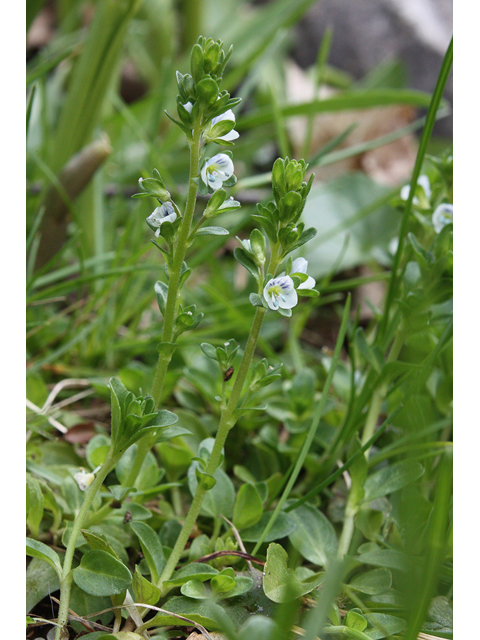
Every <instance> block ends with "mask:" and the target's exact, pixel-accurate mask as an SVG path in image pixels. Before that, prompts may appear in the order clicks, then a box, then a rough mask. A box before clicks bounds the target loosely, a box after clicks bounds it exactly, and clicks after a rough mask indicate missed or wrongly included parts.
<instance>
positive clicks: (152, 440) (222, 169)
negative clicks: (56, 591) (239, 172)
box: [28, 37, 318, 640]
mask: <svg viewBox="0 0 480 640" xmlns="http://www.w3.org/2000/svg"><path fill="white" fill-rule="evenodd" d="M230 54H231V48H230V49H229V50H228V51H227V52H225V51H224V49H223V44H222V42H220V41H217V42H214V41H213V40H212V39H206V38H203V37H200V38H199V39H198V42H197V43H196V44H195V45H194V46H193V49H192V52H191V57H190V66H191V73H187V74H185V75H183V74H181V73H179V72H177V85H178V95H177V114H176V117H174V116H172V115H170V114H167V115H168V117H169V118H170V119H171V120H173V122H175V124H176V125H177V126H178V127H180V129H181V130H182V131H183V132H184V134H185V136H186V140H187V144H188V146H189V149H190V168H189V181H188V193H187V196H186V201H185V205H184V207H183V208H182V207H180V205H179V204H177V203H176V202H175V201H174V199H173V198H172V196H171V193H170V191H169V190H168V186H167V184H166V183H165V182H164V180H163V179H162V176H161V175H160V173H159V172H158V171H156V170H154V171H153V175H152V176H151V177H145V178H140V179H139V185H140V190H141V192H140V193H138V194H135V196H134V197H137V198H152V199H153V200H156V202H155V204H154V206H153V207H152V213H151V214H150V215H149V216H148V217H147V219H146V223H147V225H148V226H149V227H150V229H151V230H152V234H153V237H152V242H153V244H154V245H155V246H156V247H157V249H158V250H159V251H160V253H161V254H162V259H163V261H164V265H165V279H162V280H159V281H158V282H156V284H155V294H156V298H157V301H158V306H159V310H160V313H161V315H162V318H163V324H162V333H161V341H160V343H159V345H158V362H157V366H156V370H155V375H154V379H153V385H152V389H151V393H150V395H147V396H145V397H135V396H134V394H132V393H131V392H129V391H128V390H127V389H126V388H125V387H124V386H123V384H122V383H121V382H120V381H119V380H118V379H116V378H112V379H111V380H110V383H109V386H110V392H111V414H112V423H111V436H110V438H106V440H105V442H104V443H103V450H102V451H103V453H102V455H103V460H101V464H99V465H98V466H97V467H96V468H95V469H94V470H93V471H91V472H86V471H85V470H84V469H80V470H78V469H77V470H76V473H74V474H73V473H72V475H73V478H74V481H75V482H76V484H77V485H78V489H79V490H80V491H81V492H82V495H83V496H84V498H83V502H82V504H81V506H80V508H79V510H78V512H77V513H76V514H75V518H74V520H73V523H72V526H71V527H70V528H69V530H68V536H67V538H68V539H65V540H64V542H65V544H66V552H65V556H64V558H63V561H61V560H60V557H59V556H58V555H57V553H56V552H55V551H53V550H52V549H51V548H50V547H47V546H46V545H44V544H43V543H41V542H39V541H35V540H30V541H29V543H28V545H29V554H30V555H32V556H36V557H40V558H41V559H42V560H45V561H47V562H49V564H50V565H51V566H52V567H54V569H55V571H56V572H57V574H58V577H59V582H60V590H61V599H60V608H59V614H58V625H57V627H56V635H55V640H62V639H64V638H67V637H68V631H67V622H68V618H69V604H70V594H71V589H72V585H73V583H75V584H76V585H78V586H79V587H80V588H81V589H83V590H84V591H85V592H86V593H88V594H91V595H97V596H98V595H103V596H110V597H111V599H112V604H113V605H114V606H117V607H121V606H123V607H124V608H126V610H127V611H128V614H129V616H130V618H131V620H130V623H129V624H130V626H129V627H127V628H128V629H132V628H133V629H134V630H135V631H136V633H137V634H145V633H146V629H147V628H148V626H152V624H150V625H149V624H148V623H144V622H143V618H144V616H145V613H146V612H147V611H148V607H150V608H155V607H154V605H156V604H157V603H158V601H159V600H160V599H161V598H162V597H163V596H165V595H166V594H167V593H168V591H169V590H170V589H172V588H173V587H174V586H179V585H182V584H184V583H187V584H190V583H188V581H187V580H182V578H181V576H180V578H178V575H180V573H181V571H182V570H181V569H180V571H179V572H178V571H177V573H176V574H175V569H176V567H177V565H178V564H179V562H180V561H181V559H182V558H183V555H184V551H185V549H186V546H187V543H188V541H189V538H190V536H191V534H192V531H193V529H194V527H195V524H196V521H197V518H198V516H199V514H200V512H201V509H202V505H203V504H204V501H205V499H206V496H207V494H208V492H209V491H211V490H212V489H213V488H214V486H215V485H216V483H217V481H218V480H219V478H220V477H221V476H219V473H220V468H219V467H220V465H221V462H222V459H223V448H224V444H225V441H226V439H227V436H228V434H229V432H230V431H231V430H232V429H233V428H234V427H235V424H236V423H237V421H238V419H239V417H240V416H241V415H242V414H243V413H245V412H247V411H250V410H251V409H252V408H255V406H254V404H252V396H254V395H255V394H256V393H257V392H258V391H259V390H260V389H261V388H262V387H265V386H266V385H268V384H270V383H271V382H273V381H274V380H276V379H278V378H279V377H280V373H279V367H275V368H273V367H269V366H268V363H267V361H266V360H261V361H260V362H258V363H257V364H256V365H255V366H254V367H252V362H253V358H254V354H255V349H256V345H257V341H258V338H259V335H260V330H261V327H262V322H263V320H264V318H265V315H266V314H267V313H279V314H281V315H283V316H291V315H292V309H293V308H294V307H295V306H296V305H297V304H298V301H299V296H316V295H318V292H317V291H316V290H315V289H314V286H315V280H314V279H313V278H312V277H310V276H309V275H308V273H307V270H308V264H307V261H306V260H305V259H304V258H302V257H296V258H293V257H292V256H291V254H292V253H293V252H295V251H296V250H297V249H299V248H300V247H302V246H303V245H304V244H305V243H306V242H308V241H309V240H311V239H312V238H313V237H314V236H315V233H316V230H315V229H313V228H308V229H305V225H304V223H303V222H301V215H302V211H303V209H304V207H305V202H306V198H307V196H308V193H309V191H310V188H311V185H312V180H313V176H310V179H308V180H307V179H306V170H307V165H306V163H305V162H304V161H303V160H300V161H296V160H291V159H289V158H284V159H282V158H278V159H277V160H276V161H275V163H274V165H273V169H272V190H273V198H272V200H271V201H270V202H268V204H258V205H257V211H256V213H255V214H253V215H252V218H253V220H254V221H255V223H256V225H257V226H256V228H254V229H253V231H252V232H251V233H250V237H249V238H245V239H242V240H240V239H239V246H237V247H236V248H235V250H234V255H235V258H236V260H237V261H238V262H239V263H240V264H241V265H242V266H243V267H244V268H245V269H247V271H248V272H249V273H250V274H252V276H253V278H254V281H255V283H256V289H255V290H254V291H252V292H251V293H250V302H251V304H252V305H253V306H254V307H255V316H254V319H253V323H252V326H251V330H250V334H249V336H248V339H247V342H246V345H245V347H244V349H243V357H242V359H241V362H240V364H239V366H238V369H237V370H236V371H235V370H234V366H233V364H234V359H235V356H236V354H237V351H238V349H239V345H238V344H237V343H236V342H235V340H233V339H232V340H228V341H226V342H225V343H224V345H223V347H214V346H213V345H211V344H208V343H203V344H201V349H202V350H203V352H204V354H205V355H206V356H207V357H208V358H211V359H213V360H215V361H216V362H217V363H218V365H219V375H220V376H221V380H222V395H221V397H220V398H219V400H220V418H219V423H218V428H217V430H216V435H215V438H214V439H209V440H207V441H204V443H202V445H201V447H200V451H199V455H198V457H197V458H195V459H194V463H193V465H192V473H191V474H190V473H189V484H190V488H191V490H192V493H193V499H192V502H191V505H190V508H189V510H188V513H187V515H186V517H185V519H184V521H183V525H182V526H181V527H179V529H178V531H176V532H175V536H176V539H175V542H174V544H173V545H172V550H171V553H170V555H169V557H168V558H164V556H163V552H162V550H161V548H159V542H158V537H157V534H156V533H155V531H154V530H153V529H152V528H151V527H149V525H147V524H146V523H145V522H143V521H139V522H136V523H135V527H133V526H132V528H134V531H135V534H136V535H137V537H138V539H139V541H140V545H141V548H142V552H143V556H144V559H145V562H146V563H147V565H148V570H149V573H150V578H151V580H147V579H146V578H145V577H144V576H143V575H142V572H141V571H140V570H139V569H138V567H136V570H135V575H134V576H133V577H132V575H131V573H130V571H129V569H128V568H127V567H126V565H125V563H124V562H123V561H122V558H121V553H120V552H119V551H118V550H115V549H114V547H113V546H112V545H111V544H109V542H108V541H107V540H106V539H105V538H104V537H103V536H100V535H98V534H95V533H94V532H92V531H91V530H90V531H89V526H90V525H91V524H93V523H96V522H99V521H101V519H102V517H104V516H106V515H107V514H109V513H112V510H113V509H114V508H118V507H119V505H121V504H122V503H124V502H125V500H126V499H127V498H128V497H129V496H130V499H132V495H133V496H134V495H135V483H136V480H137V477H138V475H139V473H140V471H141V469H142V466H143V465H144V462H145V461H146V459H147V458H148V456H149V455H151V454H150V451H151V449H152V448H153V447H154V446H156V445H158V444H159V443H161V442H163V441H166V440H169V439H171V438H174V437H177V436H179V435H183V434H185V433H188V431H187V430H186V429H184V428H182V427H179V426H174V425H175V423H176V421H177V417H176V416H175V415H174V414H173V413H171V412H170V411H166V410H165V409H162V408H161V407H160V400H161V398H162V392H163V389H164V384H165V378H166V374H167V370H168V367H169V364H170V362H171V359H172V356H173V354H174V352H175V349H176V347H177V341H178V338H179V336H180V335H181V334H182V333H184V332H186V331H192V330H193V329H195V328H196V327H197V326H198V325H199V323H200V322H201V321H202V318H203V313H202V312H201V311H200V310H197V308H196V306H195V305H187V306H185V305H184V304H183V302H182V288H183V286H184V285H185V283H186V282H187V281H188V278H189V276H190V273H191V270H190V269H189V267H188V265H187V264H186V262H185V258H186V255H187V252H188V249H189V247H190V246H191V245H192V244H193V243H194V242H195V240H196V238H197V237H198V236H202V235H224V236H227V235H228V231H227V230H226V229H224V228H223V227H221V226H212V225H211V223H210V221H211V219H212V218H214V217H217V216H220V215H221V214H223V213H226V212H231V211H234V210H236V209H238V208H239V207H240V203H239V202H237V201H236V200H234V199H233V198H232V197H231V196H229V195H228V188H229V187H232V186H233V185H235V183H236V177H235V173H234V161H233V155H232V153H231V152H230V151H229V150H223V151H218V152H217V153H213V154H211V153H208V154H207V148H208V149H211V148H212V145H211V143H214V144H216V145H221V146H222V147H230V146H233V145H234V140H236V139H237V138H238V133H237V132H236V131H235V115H234V112H233V108H234V107H235V106H236V105H237V104H238V103H239V102H240V99H238V98H231V97H230V95H229V93H228V91H226V90H224V89H222V88H221V81H222V75H223V73H224V69H225V65H226V64H227V61H228V59H229V57H230ZM207 144H208V145H209V146H208V147H207ZM198 195H201V196H207V195H209V196H210V197H209V199H208V201H207V204H206V206H205V208H204V210H203V213H201V214H197V213H196V209H197V206H196V205H197V198H198ZM247 383H248V384H247ZM125 460H127V463H125ZM92 468H93V467H92ZM114 470H115V471H116V476H117V478H118V479H119V484H116V485H109V487H108V492H106V491H105V489H103V491H102V487H103V483H104V481H105V479H106V477H107V475H108V474H109V473H110V472H112V471H114ZM132 525H133V523H132ZM81 536H83V539H84V540H85V541H86V543H87V544H88V545H89V547H90V550H89V551H86V552H85V553H84V554H83V556H82V558H81V561H80V564H79V565H78V566H75V567H74V552H75V549H76V547H77V546H78V544H80V540H81ZM198 566H199V569H200V565H198ZM201 566H202V567H203V568H205V567H207V569H209V570H211V573H212V575H211V576H210V575H208V577H209V578H211V588H212V590H213V591H214V592H215V591H216V593H217V596H218V597H220V595H221V594H222V593H223V594H226V592H230V594H235V595H238V594H240V593H244V592H245V591H248V589H250V588H251V586H252V581H251V579H250V578H244V579H242V578H238V579H237V580H235V577H234V573H233V570H231V569H225V570H224V572H226V573H225V575H223V573H224V572H222V574H219V572H218V571H216V570H214V569H213V568H212V567H210V566H208V565H201ZM174 574H175V575H177V574H178V575H177V578H178V579H175V575H174ZM213 574H215V575H213ZM217 574H218V576H221V578H220V577H217ZM227 574H228V575H227ZM172 577H173V579H172ZM242 580H243V582H242ZM217 583H218V584H217ZM227 583H228V588H227V586H225V585H226V584H227ZM243 583H245V584H243ZM246 583H248V584H246ZM198 585H200V586H202V587H203V583H202V582H201V581H197V582H196V583H195V586H196V588H200V587H199V586H198ZM232 585H233V586H232ZM242 585H243V586H242ZM312 585H313V583H312ZM313 586H315V585H313ZM313 586H312V588H313ZM189 588H190V587H189ZM232 589H233V590H232ZM187 591H188V588H187ZM182 593H184V591H182ZM132 594H133V595H134V596H135V600H136V602H137V605H135V606H133V603H134V599H133V595H132ZM189 595H191V594H189ZM193 597H200V596H199V595H198V594H197V596H193ZM225 597H226V596H225ZM138 603H141V604H138ZM157 610H158V611H160V610H159V609H157ZM183 619H184V620H185V619H186V618H185V617H184V618H183ZM132 620H133V625H132ZM121 621H122V619H121V616H120V614H119V613H118V610H117V613H116V615H115V624H114V629H113V631H114V633H117V632H119V630H120V627H121ZM150 622H151V621H150ZM197 622H198V621H197ZM200 628H201V626H200ZM105 637H109V638H111V637H114V636H110V635H108V636H105Z"/></svg>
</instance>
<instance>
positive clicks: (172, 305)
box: [152, 118, 202, 408]
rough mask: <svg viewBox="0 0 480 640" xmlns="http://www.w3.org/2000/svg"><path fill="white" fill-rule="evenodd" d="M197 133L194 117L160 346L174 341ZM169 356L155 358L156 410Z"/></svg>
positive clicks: (191, 208) (192, 199) (168, 353)
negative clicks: (183, 209) (156, 360)
mask: <svg viewBox="0 0 480 640" xmlns="http://www.w3.org/2000/svg"><path fill="white" fill-rule="evenodd" d="M201 134H202V128H201V125H200V118H198V119H197V122H196V123H195V127H194V129H193V136H192V142H191V144H190V174H189V186H188V196H187V202H186V204H185V213H184V215H183V220H182V224H181V226H180V232H179V234H178V238H177V243H176V246H175V251H174V255H173V260H172V263H171V269H169V273H168V294H167V301H166V304H165V315H164V319H163V332H162V343H167V344H171V343H172V342H173V340H174V325H175V316H176V312H177V302H178V295H179V288H180V276H181V269H182V264H183V261H184V259H185V254H186V252H187V249H188V244H189V243H188V238H189V235H190V228H191V226H192V220H193V214H194V212H195V203H196V201H197V185H196V183H195V182H194V180H193V178H195V177H196V176H197V175H198V165H199V160H200V137H201ZM172 353H173V351H172V350H171V349H167V350H165V351H161V352H160V355H159V357H158V362H157V368H156V371H155V377H154V379H153V388H152V396H153V398H154V400H155V404H156V406H157V408H158V405H159V403H160V397H161V395H162V390H163V384H164V382H165V375H166V373H167V369H168V365H169V364H170V360H171V358H172Z"/></svg>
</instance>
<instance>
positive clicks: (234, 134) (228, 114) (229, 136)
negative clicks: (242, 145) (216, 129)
mask: <svg viewBox="0 0 480 640" xmlns="http://www.w3.org/2000/svg"><path fill="white" fill-rule="evenodd" d="M222 120H231V121H232V122H235V114H234V113H233V111H232V110H231V109H229V110H228V111H225V113H222V114H221V115H219V116H216V117H215V118H212V124H211V126H212V127H213V126H214V125H215V124H217V122H221V121H222ZM238 137H239V133H238V131H235V130H234V129H232V130H231V131H229V132H228V133H226V134H225V135H224V136H219V137H218V140H226V141H227V142H231V141H232V140H236V139H237V138H238Z"/></svg>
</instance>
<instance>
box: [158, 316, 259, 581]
mask: <svg viewBox="0 0 480 640" xmlns="http://www.w3.org/2000/svg"><path fill="white" fill-rule="evenodd" d="M266 311H267V310H266V309H265V308H264V307H257V308H256V312H255V317H254V320H253V323H252V328H251V330H250V335H249V336H248V340H247V344H246V346H245V351H244V354H243V358H242V361H241V363H240V366H239V369H238V373H237V376H236V378H235V382H234V385H233V388H232V392H231V394H230V397H229V399H228V402H227V404H226V407H225V408H224V410H223V411H222V413H221V416H220V423H219V425H218V431H217V435H216V437H215V442H214V445H213V448H212V451H211V453H210V457H209V459H208V462H207V466H206V468H205V472H206V473H208V474H210V475H213V474H214V473H215V471H216V470H217V468H218V466H219V464H220V458H221V455H222V449H223V446H224V444H225V441H226V439H227V436H228V433H229V431H230V429H231V428H232V427H233V426H234V425H235V423H236V421H237V419H236V417H235V415H234V413H235V409H236V408H237V405H238V401H239V400H240V395H241V393H242V389H243V386H244V384H245V380H246V378H247V374H248V370H249V368H250V365H251V362H252V359H253V355H254V353H255V347H256V345H257V341H258V336H259V334H260V329H261V326H262V322H263V318H264V317H265V313H266ZM206 493H207V490H206V489H205V488H204V487H203V486H202V484H201V483H198V485H197V490H196V491H195V495H194V497H193V501H192V504H191V505H190V509H189V511H188V513H187V517H186V518H185V522H184V524H183V527H182V529H181V531H180V534H179V536H178V538H177V541H176V543H175V546H174V548H173V550H172V553H171V554H170V557H169V559H168V561H167V564H166V565H165V568H164V570H163V573H162V575H161V576H160V580H159V582H158V585H157V586H158V587H159V588H161V586H162V584H163V583H164V582H166V581H167V580H169V579H170V578H171V576H172V574H173V572H174V571H175V567H176V565H177V563H178V561H179V559H180V557H181V555H182V552H183V550H184V548H185V545H186V544H187V541H188V538H189V536H190V534H191V532H192V529H193V527H194V525H195V522H196V520H197V517H198V514H199V513H200V509H201V508H202V504H203V500H204V498H205V494H206Z"/></svg>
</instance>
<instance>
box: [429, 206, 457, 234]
mask: <svg viewBox="0 0 480 640" xmlns="http://www.w3.org/2000/svg"><path fill="white" fill-rule="evenodd" d="M452 222H453V204H448V203H447V202H443V203H442V204H439V205H438V207H437V208H436V209H435V211H434V212H433V215H432V224H433V228H434V229H435V233H440V231H441V230H442V229H443V227H445V226H446V225H447V224H450V223H452Z"/></svg>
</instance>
